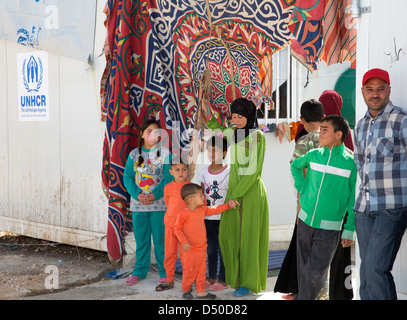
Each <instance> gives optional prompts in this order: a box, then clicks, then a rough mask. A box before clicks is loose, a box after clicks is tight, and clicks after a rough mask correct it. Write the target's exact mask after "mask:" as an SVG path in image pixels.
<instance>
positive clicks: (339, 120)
mask: <svg viewBox="0 0 407 320" xmlns="http://www.w3.org/2000/svg"><path fill="white" fill-rule="evenodd" d="M321 122H329V123H330V124H331V125H332V127H333V128H334V132H338V131H341V132H342V139H341V142H343V141H344V140H345V139H346V137H347V136H348V134H349V123H348V121H347V120H346V119H345V118H344V117H342V116H340V115H337V114H331V115H329V116H326V117H325V118H324V119H322V121H321Z"/></svg>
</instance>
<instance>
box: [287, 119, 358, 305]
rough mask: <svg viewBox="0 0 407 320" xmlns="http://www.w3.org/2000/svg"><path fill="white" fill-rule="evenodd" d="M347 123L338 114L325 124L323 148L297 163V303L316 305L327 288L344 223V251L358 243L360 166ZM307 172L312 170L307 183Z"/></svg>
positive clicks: (294, 165)
mask: <svg viewBox="0 0 407 320" xmlns="http://www.w3.org/2000/svg"><path fill="white" fill-rule="evenodd" d="M348 133H349V125H348V123H347V121H346V120H345V119H344V118H343V117H341V116H338V115H330V116H327V117H326V118H324V119H323V120H322V122H321V125H320V133H319V139H320V145H321V147H322V148H318V149H314V150H311V151H309V152H308V153H307V154H305V155H304V156H301V157H300V158H297V159H295V160H294V161H293V162H292V164H291V172H292V175H293V178H294V182H295V188H296V189H297V190H298V192H300V194H301V196H300V204H301V210H300V213H299V219H298V226H297V270H298V294H297V295H296V297H295V299H298V300H315V299H316V298H317V296H318V294H319V292H320V290H321V288H322V287H323V285H324V283H325V280H326V277H327V272H328V267H329V265H330V263H331V261H332V258H333V255H334V254H335V250H336V248H337V245H338V242H339V239H340V235H341V228H342V224H343V218H344V216H345V213H346V211H348V218H347V222H346V224H345V227H344V231H343V233H342V241H341V243H342V246H343V247H348V246H351V245H352V244H353V243H354V239H355V235H354V233H355V213H354V210H353V206H354V203H355V184H356V175H357V171H356V165H355V162H354V161H353V156H352V155H351V154H350V153H349V152H348V151H347V150H345V145H344V144H343V140H344V139H345V138H346V136H347V135H348ZM303 169H308V171H307V175H306V177H305V178H304V176H303Z"/></svg>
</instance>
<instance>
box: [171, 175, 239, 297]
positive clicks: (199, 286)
mask: <svg viewBox="0 0 407 320" xmlns="http://www.w3.org/2000/svg"><path fill="white" fill-rule="evenodd" d="M181 198H182V199H183V200H184V201H185V203H186V208H184V209H183V210H182V211H181V212H180V213H179V215H178V219H177V222H176V224H175V228H174V230H175V234H176V235H177V238H178V240H179V242H180V243H182V249H183V254H182V256H183V265H182V269H183V274H182V285H181V287H182V291H183V292H184V293H183V295H182V297H183V298H184V299H192V298H193V296H192V294H191V285H192V283H193V282H194V281H195V284H196V297H197V299H215V298H216V296H215V295H214V294H211V293H207V292H205V278H206V247H207V244H206V229H205V216H210V215H214V214H219V213H222V212H223V211H225V210H228V209H235V208H236V205H239V203H238V202H237V201H234V200H229V202H228V203H225V204H222V205H219V206H217V207H207V206H204V205H203V204H204V203H206V198H205V196H204V194H203V190H202V187H201V186H199V185H197V184H195V183H188V184H185V185H184V186H183V187H182V188H181Z"/></svg>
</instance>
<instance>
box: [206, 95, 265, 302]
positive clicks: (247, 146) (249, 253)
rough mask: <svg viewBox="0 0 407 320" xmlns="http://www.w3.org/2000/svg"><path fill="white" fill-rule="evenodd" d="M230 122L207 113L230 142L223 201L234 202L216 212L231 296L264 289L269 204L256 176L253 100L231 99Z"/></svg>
mask: <svg viewBox="0 0 407 320" xmlns="http://www.w3.org/2000/svg"><path fill="white" fill-rule="evenodd" d="M231 114H232V122H233V125H232V126H231V127H229V128H225V127H223V126H221V125H220V124H219V123H218V121H217V119H216V118H215V117H214V116H212V118H211V120H210V121H209V122H208V127H209V128H210V129H211V130H213V131H218V130H221V131H222V132H223V133H224V135H225V137H226V138H227V139H228V141H229V143H230V145H231V151H230V154H231V165H230V176H229V190H228V194H227V198H226V201H228V200H230V199H232V200H236V201H238V202H239V203H240V206H238V207H236V209H233V210H232V209H231V210H228V211H225V212H224V213H223V214H222V217H221V221H220V226H219V244H220V247H221V251H222V257H223V262H224V265H225V273H226V282H227V283H228V284H229V285H230V286H231V287H233V288H235V289H236V291H235V292H234V295H235V296H243V295H246V294H248V293H249V292H250V291H252V292H254V293H258V292H260V291H261V290H264V289H266V281H267V269H268V248H269V209H268V202H267V194H266V189H265V187H264V184H263V180H262V178H261V174H262V169H263V161H264V154H265V148H266V141H265V137H264V134H263V132H262V131H261V130H259V129H258V128H257V117H256V106H255V105H254V103H253V102H251V101H250V100H248V99H246V98H238V99H236V100H234V101H233V103H232V104H231Z"/></svg>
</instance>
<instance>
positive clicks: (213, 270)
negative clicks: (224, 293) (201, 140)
mask: <svg viewBox="0 0 407 320" xmlns="http://www.w3.org/2000/svg"><path fill="white" fill-rule="evenodd" d="M206 147H207V150H208V158H209V160H210V161H211V165H209V166H208V167H205V168H203V169H202V170H201V172H200V174H199V176H198V180H199V181H201V186H202V188H203V191H204V195H205V197H206V204H207V206H208V207H210V206H217V205H220V204H223V203H225V198H226V194H227V191H228V185H229V172H230V169H229V166H228V165H227V164H224V163H223V159H225V156H226V152H227V150H228V142H227V140H226V139H225V138H224V137H223V134H220V135H218V136H212V137H211V138H210V139H209V140H208V141H207V143H206ZM219 223H220V215H213V216H208V217H206V218H205V227H206V237H207V239H208V251H207V254H208V271H209V276H208V279H207V281H206V282H205V284H206V286H208V287H209V290H212V291H220V290H223V289H227V288H229V286H228V285H227V283H226V279H225V266H224V265H223V259H222V254H221V251H220V247H219V238H218V237H219ZM218 258H219V281H218V282H216V276H217V271H218Z"/></svg>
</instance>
